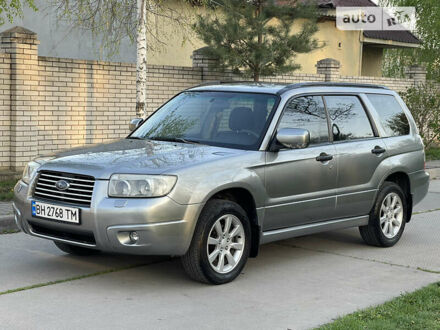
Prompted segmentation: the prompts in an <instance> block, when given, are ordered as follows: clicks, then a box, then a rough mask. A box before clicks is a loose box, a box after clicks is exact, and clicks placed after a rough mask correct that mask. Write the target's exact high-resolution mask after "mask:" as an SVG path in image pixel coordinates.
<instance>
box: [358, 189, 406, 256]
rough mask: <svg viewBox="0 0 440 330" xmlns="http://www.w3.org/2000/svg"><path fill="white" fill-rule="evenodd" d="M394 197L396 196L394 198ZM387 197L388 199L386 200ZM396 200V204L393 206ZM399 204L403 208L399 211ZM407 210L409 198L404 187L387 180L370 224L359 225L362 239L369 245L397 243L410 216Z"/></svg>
mask: <svg viewBox="0 0 440 330" xmlns="http://www.w3.org/2000/svg"><path fill="white" fill-rule="evenodd" d="M394 197H396V198H395V199H394ZM397 197H398V198H397ZM388 198H390V199H388ZM386 199H388V200H387V201H386ZM394 201H396V204H395V205H394V206H393V203H394ZM399 204H400V207H401V209H400V211H399V212H397V210H398V205H399ZM387 206H389V208H387ZM407 210H408V204H407V199H406V196H405V194H404V192H403V191H402V188H400V186H399V185H397V184H396V183H394V182H387V181H386V182H385V183H384V184H383V185H382V187H381V188H380V190H379V194H378V196H377V199H376V202H375V204H374V207H373V209H372V210H371V213H370V219H369V221H368V225H366V226H361V227H359V232H360V234H361V236H362V239H363V240H364V241H365V243H367V244H368V245H373V246H380V247H391V246H393V245H395V244H396V243H397V242H398V241H399V240H400V238H401V237H402V234H403V231H404V229H405V224H406V222H407V218H408V214H407ZM396 212H397V213H396ZM381 218H382V220H381ZM399 220H400V227H398V223H399ZM387 223H388V224H387Z"/></svg>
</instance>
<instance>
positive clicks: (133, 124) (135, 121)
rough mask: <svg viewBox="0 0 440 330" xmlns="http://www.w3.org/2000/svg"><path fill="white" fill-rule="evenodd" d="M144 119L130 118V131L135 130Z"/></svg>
mask: <svg viewBox="0 0 440 330" xmlns="http://www.w3.org/2000/svg"><path fill="white" fill-rule="evenodd" d="M143 121H144V120H143V119H142V118H134V119H132V120H130V124H129V125H128V128H129V129H130V132H133V131H134V130H135V129H136V128H138V127H139V126H140V124H142V122H143Z"/></svg>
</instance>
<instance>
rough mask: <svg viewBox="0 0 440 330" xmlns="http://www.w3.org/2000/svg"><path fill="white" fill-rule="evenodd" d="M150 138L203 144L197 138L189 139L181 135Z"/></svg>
mask: <svg viewBox="0 0 440 330" xmlns="http://www.w3.org/2000/svg"><path fill="white" fill-rule="evenodd" d="M149 140H153V141H166V142H180V143H190V144H202V143H201V142H199V141H196V140H188V139H184V138H179V137H152V138H149Z"/></svg>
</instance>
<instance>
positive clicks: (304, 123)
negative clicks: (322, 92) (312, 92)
mask: <svg viewBox="0 0 440 330" xmlns="http://www.w3.org/2000/svg"><path fill="white" fill-rule="evenodd" d="M281 128H302V129H306V130H308V131H309V132H310V144H320V143H327V142H329V136H328V126H327V115H326V111H325V107H324V102H323V100H322V97H321V96H301V97H297V98H294V99H292V100H290V101H289V102H288V103H287V106H286V108H285V109H284V112H283V115H282V117H281V121H280V124H279V126H278V129H281Z"/></svg>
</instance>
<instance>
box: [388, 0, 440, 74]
mask: <svg viewBox="0 0 440 330" xmlns="http://www.w3.org/2000/svg"><path fill="white" fill-rule="evenodd" d="M384 3H385V4H388V5H393V6H412V7H415V8H416V13H417V28H416V35H417V36H418V37H419V38H420V39H421V41H422V46H421V48H420V49H405V48H401V49H390V50H387V51H386V53H385V60H384V75H385V76H389V77H402V76H403V75H404V70H405V67H407V66H409V65H414V64H419V65H421V64H422V65H426V67H427V71H428V76H427V77H428V79H432V80H436V81H440V1H439V0H384Z"/></svg>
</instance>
